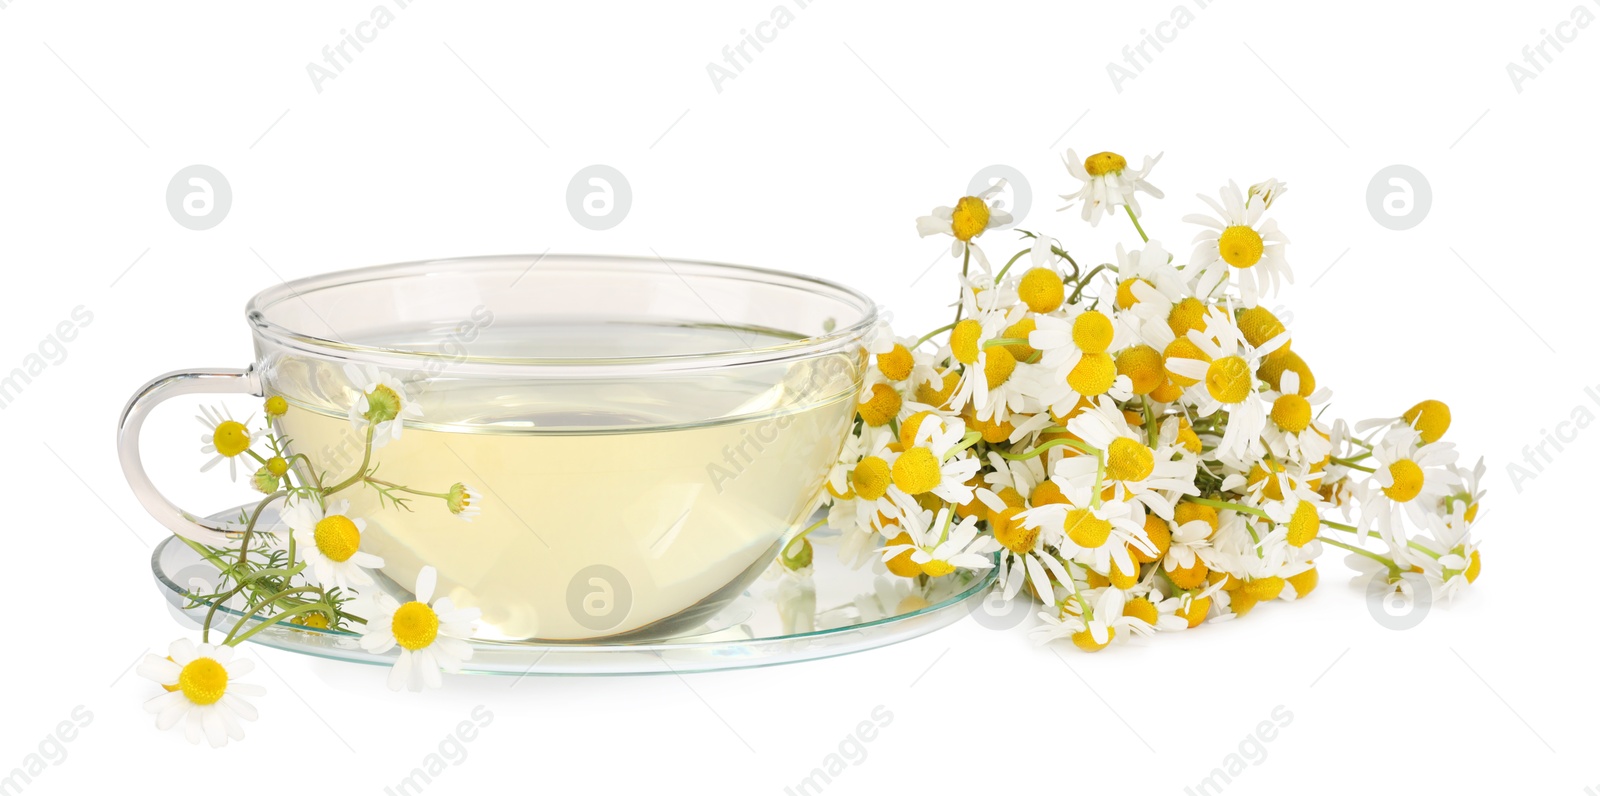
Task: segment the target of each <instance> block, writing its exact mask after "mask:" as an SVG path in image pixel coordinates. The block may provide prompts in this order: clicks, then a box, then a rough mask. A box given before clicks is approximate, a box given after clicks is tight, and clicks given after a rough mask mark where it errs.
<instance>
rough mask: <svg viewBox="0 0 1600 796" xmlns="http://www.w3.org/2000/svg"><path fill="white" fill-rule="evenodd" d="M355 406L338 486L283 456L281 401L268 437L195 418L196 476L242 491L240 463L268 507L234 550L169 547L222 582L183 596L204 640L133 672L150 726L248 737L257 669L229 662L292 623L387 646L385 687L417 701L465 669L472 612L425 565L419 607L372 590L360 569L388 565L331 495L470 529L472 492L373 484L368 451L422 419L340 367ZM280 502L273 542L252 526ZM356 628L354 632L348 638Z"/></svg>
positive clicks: (211, 414) (200, 582)
mask: <svg viewBox="0 0 1600 796" xmlns="http://www.w3.org/2000/svg"><path fill="white" fill-rule="evenodd" d="M345 375H346V377H347V378H348V379H349V380H350V384H351V388H352V390H353V392H354V393H355V394H356V396H357V397H356V399H355V400H354V401H353V402H352V403H351V406H350V409H349V418H350V425H351V427H352V429H354V432H355V433H356V434H358V435H361V436H362V437H363V438H364V439H365V450H364V453H363V455H362V461H361V465H360V466H359V468H358V469H357V470H356V472H354V473H352V474H351V475H350V476H349V477H347V478H345V479H343V480H341V481H338V482H333V481H332V480H331V479H329V478H327V474H325V473H320V472H317V471H316V470H315V469H314V468H313V467H312V465H311V462H310V461H309V460H308V459H306V457H305V456H304V455H303V454H290V453H288V452H287V450H286V448H285V441H284V437H283V436H282V435H281V434H280V433H278V432H277V431H275V430H274V429H275V426H273V425H272V424H273V422H274V421H276V420H278V419H279V418H281V417H283V416H284V414H285V413H287V412H288V411H289V403H288V401H286V400H285V399H284V398H283V397H282V396H271V397H268V398H267V400H266V404H265V413H266V417H267V422H268V424H269V425H268V427H267V428H259V429H252V428H250V426H249V422H250V421H248V420H247V421H246V422H243V423H241V422H239V421H237V420H234V419H233V418H232V417H231V416H230V415H228V414H227V413H226V411H224V410H221V409H211V408H209V407H202V408H201V414H200V415H199V416H198V417H197V419H198V420H199V421H200V425H201V426H202V427H204V428H205V433H204V434H203V435H202V436H201V438H200V441H201V445H202V447H201V452H202V453H203V454H210V456H211V458H210V459H209V460H208V461H206V463H205V464H204V465H203V466H202V467H201V468H200V469H201V471H202V472H204V471H208V470H211V469H212V468H214V467H216V466H217V465H218V464H221V463H222V462H224V461H225V462H227V463H228V472H229V475H230V477H232V478H234V479H235V480H237V478H238V475H239V470H240V464H241V463H242V464H244V465H245V466H246V468H247V469H248V467H250V466H251V463H252V462H253V463H254V465H255V466H256V467H257V469H256V470H255V471H254V473H253V474H252V475H251V476H250V483H251V485H252V486H253V487H254V488H255V489H256V490H257V491H259V492H262V493H264V494H265V495H266V497H264V498H263V499H262V500H261V501H260V502H259V503H258V504H256V506H255V507H254V509H253V510H252V511H251V512H249V513H248V514H246V515H245V516H243V517H241V520H240V522H241V525H242V528H243V531H242V533H241V535H240V541H239V544H238V545H237V546H236V547H229V548H218V547H211V546H208V545H203V544H200V543H198V542H195V541H193V540H190V539H186V538H184V537H181V536H180V537H178V538H179V539H180V540H182V541H183V542H184V543H185V544H187V545H189V547H191V548H193V549H194V550H195V551H196V552H197V553H199V554H200V556H201V557H202V558H203V559H204V560H206V561H208V562H210V563H212V564H214V565H215V566H216V567H217V568H218V570H219V571H220V572H221V580H220V583H216V584H212V583H210V582H208V581H205V580H204V579H196V580H195V581H194V582H193V583H190V584H188V586H189V589H190V593H189V594H188V595H187V596H188V598H189V599H190V600H191V605H190V607H208V610H207V611H206V615H205V621H204V624H203V625H202V628H201V637H200V642H199V643H198V644H197V643H195V641H193V640H192V639H189V638H179V639H178V640H176V641H174V642H172V644H171V645H170V646H169V647H168V650H167V655H166V656H160V655H154V654H152V655H147V656H145V659H144V660H143V661H142V662H141V663H140V664H139V668H138V672H139V674H140V675H142V676H144V677H145V678H147V679H150V680H153V681H155V682H156V683H157V684H159V685H160V686H161V688H162V689H163V690H164V693H161V694H158V695H157V696H155V697H154V698H152V699H150V700H149V701H148V702H146V703H145V708H146V709H147V710H148V711H150V712H151V713H154V714H156V726H157V727H159V728H160V729H163V730H166V729H171V728H173V727H175V726H177V725H179V724H182V725H183V728H184V733H185V736H186V737H187V738H188V739H189V741H191V742H193V743H199V742H200V740H201V739H205V740H206V741H207V742H209V743H210V744H211V745H212V746H213V747H217V746H223V745H225V744H226V743H227V742H228V741H229V739H233V740H238V739H240V738H243V737H244V730H243V728H242V727H241V725H240V722H241V721H248V720H254V719H255V718H256V710H255V707H254V706H253V705H251V704H250V702H249V701H248V700H246V699H245V697H247V696H252V695H259V694H260V693H261V689H260V687H259V686H256V685H252V684H250V683H241V682H238V678H240V677H242V676H244V675H247V674H249V672H250V671H251V669H252V668H253V664H252V663H251V662H250V661H249V660H247V659H244V658H235V657H234V655H233V652H234V650H233V648H234V647H235V646H237V645H239V644H241V643H243V642H244V641H246V640H248V639H249V638H251V637H252V636H254V635H255V634H257V633H260V632H262V631H265V630H267V629H268V628H271V627H274V626H277V625H279V624H280V623H283V622H288V623H290V624H292V625H295V626H297V627H298V628H301V629H305V630H306V631H308V632H315V631H319V630H327V629H335V630H344V631H351V632H360V634H361V639H360V643H361V647H362V648H363V649H365V650H367V651H368V652H372V653H377V654H381V653H385V652H388V651H390V650H392V649H395V648H396V647H398V648H399V652H398V654H397V655H396V657H395V663H394V668H393V669H391V670H390V674H389V687H390V688H392V689H395V690H399V689H401V688H407V689H409V690H412V691H420V690H422V689H423V687H425V686H427V687H438V686H439V685H440V684H441V680H442V678H441V672H455V671H459V670H460V668H461V664H462V663H463V662H464V661H466V660H468V659H469V658H471V657H472V647H471V646H470V645H469V644H468V643H467V641H466V639H468V638H471V636H472V634H473V632H474V626H475V623H476V621H477V619H478V615H479V612H478V609H476V608H457V607H455V606H454V605H452V604H451V601H450V598H448V597H439V598H438V599H437V600H435V599H433V597H434V594H433V593H434V590H435V586H436V584H437V579H438V575H437V573H436V572H435V570H434V569H433V568H432V567H424V568H423V569H422V571H421V572H420V573H419V574H418V575H417V582H416V589H415V591H414V595H415V596H414V599H412V600H410V601H408V602H405V603H400V602H399V601H397V600H395V599H394V598H393V597H391V596H390V595H388V594H386V593H383V592H381V591H379V590H377V589H376V588H374V581H373V578H372V575H371V573H370V572H369V570H373V569H379V568H382V567H383V559H382V558H380V557H378V556H376V555H373V554H372V553H370V552H367V551H365V550H363V549H362V544H361V543H362V535H363V534H364V533H365V532H366V521H365V520H364V519H363V518H361V517H357V516H352V514H351V512H350V503H349V501H348V500H344V499H336V498H335V497H334V496H335V495H337V494H338V493H340V492H343V491H344V490H346V489H349V488H352V487H359V488H369V489H373V490H375V491H376V492H377V494H378V497H379V502H380V505H381V504H383V502H385V501H387V502H388V503H390V504H393V505H394V506H395V507H397V508H404V509H409V508H410V507H409V505H408V503H409V501H410V500H411V498H410V497H408V496H416V497H423V498H433V499H436V500H438V501H440V502H441V503H442V504H443V507H444V508H445V509H446V510H447V511H448V512H449V513H450V514H453V515H455V516H457V517H459V518H461V519H463V520H467V521H469V522H470V521H471V520H472V517H473V516H474V515H476V514H477V513H478V512H479V510H480V508H481V507H480V505H479V503H480V498H479V496H478V494H477V493H476V492H475V491H474V490H473V489H472V488H471V487H469V486H467V485H465V484H461V483H457V484H453V485H452V486H451V487H450V488H449V489H447V490H445V491H443V492H425V491H422V490H418V489H413V488H411V487H408V486H403V485H400V484H396V483H391V482H389V481H384V480H381V479H379V478H377V477H376V475H375V472H376V468H373V467H370V466H369V465H370V463H371V460H372V451H373V449H375V448H381V447H383V446H384V445H385V444H387V443H389V442H392V441H394V440H398V439H400V436H401V432H402V430H403V429H404V428H405V420H406V419H408V418H416V417H420V416H421V414H422V409H421V407H420V406H419V405H418V404H417V403H416V402H415V401H413V400H411V397H410V395H409V394H408V392H407V390H406V388H405V386H404V385H403V384H402V383H401V382H400V381H398V380H397V379H395V378H394V377H392V376H391V375H389V374H387V373H384V372H382V371H379V370H376V369H374V368H365V369H362V368H356V367H354V366H346V368H345ZM279 502H281V506H280V507H279V512H280V515H281V518H282V525H283V526H285V528H286V530H287V533H285V534H283V537H284V538H282V539H280V538H279V537H278V534H276V533H268V532H266V531H267V529H265V528H259V529H258V528H257V523H258V522H259V521H260V520H261V517H262V515H263V512H264V511H265V510H266V509H267V508H268V507H270V506H272V505H273V504H274V503H279ZM222 606H227V607H229V608H230V609H232V610H233V611H235V612H237V613H238V614H239V617H238V618H237V619H236V620H229V624H230V625H231V629H229V630H228V631H227V632H226V634H222V632H221V629H220V628H218V629H217V630H216V631H215V633H216V634H217V635H222V638H221V639H220V640H219V641H217V642H215V643H212V640H211V636H212V635H213V633H214V631H213V624H214V623H220V620H223V619H228V617H226V616H222V617H219V616H218V615H217V608H219V607H222ZM356 625H360V626H361V627H362V629H361V630H360V631H355V630H354V626H356Z"/></svg>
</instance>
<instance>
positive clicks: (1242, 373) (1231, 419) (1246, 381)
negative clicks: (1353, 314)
mask: <svg viewBox="0 0 1600 796" xmlns="http://www.w3.org/2000/svg"><path fill="white" fill-rule="evenodd" d="M1186 339H1188V340H1189V342H1191V343H1193V344H1194V346H1195V347H1196V348H1198V349H1199V351H1200V353H1201V354H1203V355H1204V356H1205V359H1203V360H1201V359H1189V358H1186V357H1183V358H1180V357H1172V358H1169V359H1167V370H1169V371H1171V372H1172V373H1175V374H1177V375H1179V376H1183V377H1185V378H1189V379H1197V380H1198V382H1197V383H1196V384H1194V385H1192V386H1190V387H1189V389H1188V391H1187V393H1186V396H1187V397H1188V399H1190V400H1191V401H1192V402H1193V403H1194V405H1195V407H1196V408H1197V409H1198V410H1199V412H1200V416H1201V417H1209V416H1211V415H1213V414H1215V413H1216V412H1217V411H1218V410H1226V411H1227V413H1228V427H1227V430H1226V431H1224V432H1223V435H1222V440H1221V442H1220V443H1219V444H1218V446H1217V451H1216V453H1217V455H1218V456H1228V457H1232V458H1234V459H1237V460H1243V459H1245V458H1247V457H1248V456H1249V453H1250V449H1251V448H1252V446H1255V445H1257V444H1259V443H1258V440H1259V439H1260V437H1261V432H1262V430H1263V429H1264V428H1265V427H1266V424H1267V411H1266V408H1265V405H1264V404H1262V402H1261V397H1260V395H1259V394H1258V393H1256V387H1255V374H1256V371H1257V370H1258V369H1259V368H1260V367H1261V360H1262V359H1263V358H1264V357H1266V356H1267V355H1268V354H1271V353H1272V352H1274V351H1276V350H1278V349H1279V348H1281V347H1282V346H1283V344H1284V343H1285V342H1287V341H1288V339H1289V333H1288V332H1283V333H1281V334H1279V335H1277V336H1276V337H1273V338H1272V339H1271V340H1268V341H1266V342H1265V343H1263V344H1261V345H1260V346H1253V345H1250V343H1249V342H1247V341H1246V340H1245V337H1244V333H1243V332H1242V331H1240V330H1239V327H1238V325H1236V324H1235V323H1234V321H1233V318H1232V317H1231V313H1229V312H1228V311H1227V310H1225V309H1223V308H1221V307H1212V308H1210V310H1209V311H1208V312H1207V313H1206V321H1205V331H1204V332H1201V331H1200V330H1198V329H1191V330H1189V334H1188V336H1187V338H1186Z"/></svg>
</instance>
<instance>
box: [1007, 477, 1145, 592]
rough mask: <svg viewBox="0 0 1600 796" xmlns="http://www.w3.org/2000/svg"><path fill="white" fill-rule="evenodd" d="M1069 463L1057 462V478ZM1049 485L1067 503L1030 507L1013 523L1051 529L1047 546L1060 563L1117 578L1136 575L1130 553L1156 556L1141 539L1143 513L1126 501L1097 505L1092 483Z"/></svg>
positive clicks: (1068, 482)
mask: <svg viewBox="0 0 1600 796" xmlns="http://www.w3.org/2000/svg"><path fill="white" fill-rule="evenodd" d="M1084 458H1087V457H1084ZM1070 461H1073V459H1072V458H1068V459H1063V460H1062V461H1061V462H1058V463H1057V464H1056V470H1057V472H1058V473H1059V472H1060V470H1061V468H1062V467H1064V466H1066V462H1070ZM1051 481H1053V482H1054V483H1055V484H1056V486H1058V487H1059V488H1060V489H1061V494H1062V496H1063V497H1064V498H1066V502H1064V503H1048V504H1045V505H1041V506H1034V507H1032V508H1030V509H1027V510H1026V511H1024V512H1022V513H1021V514H1020V515H1019V517H1018V519H1019V521H1020V522H1021V523H1022V524H1023V525H1025V526H1029V527H1043V528H1048V529H1052V533H1051V537H1052V540H1053V541H1054V543H1055V546H1056V548H1057V549H1058V550H1059V551H1060V553H1061V555H1062V557H1064V558H1070V559H1072V560H1074V561H1077V562H1078V563H1079V564H1082V565H1084V566H1086V567H1088V568H1090V569H1092V570H1094V571H1096V572H1110V571H1111V568H1112V567H1116V568H1117V570H1118V571H1120V572H1126V573H1135V572H1138V571H1139V570H1138V564H1137V563H1136V562H1135V561H1134V559H1133V554H1132V552H1131V551H1132V550H1135V549H1137V550H1139V551H1141V552H1143V553H1144V554H1146V555H1150V556H1154V555H1155V553H1156V548H1155V544H1154V543H1153V542H1151V540H1150V537H1149V535H1148V534H1146V533H1145V528H1144V510H1143V507H1135V505H1134V504H1133V503H1129V502H1128V501H1126V500H1117V499H1113V500H1101V501H1096V500H1095V499H1094V498H1095V495H1094V484H1093V482H1090V483H1089V484H1088V485H1084V484H1082V483H1078V482H1072V481H1065V480H1063V479H1062V478H1059V477H1054V478H1052V479H1051ZM1055 529H1059V530H1055Z"/></svg>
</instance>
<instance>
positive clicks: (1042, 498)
mask: <svg viewBox="0 0 1600 796" xmlns="http://www.w3.org/2000/svg"><path fill="white" fill-rule="evenodd" d="M1028 502H1029V503H1032V504H1033V505H1035V506H1049V505H1054V504H1059V503H1067V502H1069V501H1068V500H1067V496H1066V495H1064V494H1062V493H1061V487H1060V486H1059V485H1057V484H1056V482H1054V481H1051V480H1048V479H1046V480H1044V481H1040V482H1039V485H1038V486H1036V487H1034V488H1033V494H1032V495H1030V496H1029V497H1028Z"/></svg>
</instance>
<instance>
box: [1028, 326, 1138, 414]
mask: <svg viewBox="0 0 1600 796" xmlns="http://www.w3.org/2000/svg"><path fill="white" fill-rule="evenodd" d="M1113 315H1116V316H1118V317H1117V318H1114V317H1113ZM1113 315H1108V314H1106V313H1104V312H1101V311H1099V310H1092V309H1091V310H1079V311H1077V312H1076V313H1075V314H1072V315H1071V316H1070V317H1067V318H1060V317H1056V316H1054V315H1041V316H1039V317H1038V318H1037V319H1036V320H1035V324H1036V327H1035V329H1034V330H1033V331H1032V332H1031V333H1029V335H1028V345H1030V346H1032V347H1033V348H1034V349H1036V350H1037V351H1039V353H1040V361H1039V365H1040V367H1039V368H1037V369H1035V370H1034V371H1033V372H1032V373H1030V374H1029V376H1030V377H1031V378H1032V379H1033V381H1034V385H1033V386H1032V392H1033V394H1034V395H1036V396H1037V397H1038V400H1039V402H1040V403H1041V404H1042V405H1044V406H1048V407H1049V408H1050V410H1051V411H1052V412H1054V413H1055V415H1056V416H1057V417H1058V418H1066V417H1067V415H1069V414H1071V412H1072V411H1073V409H1074V408H1076V407H1077V405H1078V402H1079V400H1080V399H1082V398H1094V397H1097V396H1101V395H1110V396H1111V397H1112V398H1115V399H1117V400H1119V401H1125V400H1127V399H1129V398H1131V397H1132V396H1133V381H1132V379H1131V378H1130V377H1128V376H1127V375H1123V374H1119V373H1118V372H1117V361H1116V358H1115V357H1114V356H1113V355H1112V354H1111V352H1112V351H1117V350H1119V349H1121V348H1122V347H1123V346H1125V345H1127V344H1128V342H1130V341H1131V340H1132V339H1133V337H1134V332H1133V330H1132V329H1131V328H1129V327H1128V326H1127V325H1126V324H1125V323H1121V322H1119V320H1120V316H1121V313H1114V314H1113Z"/></svg>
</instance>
